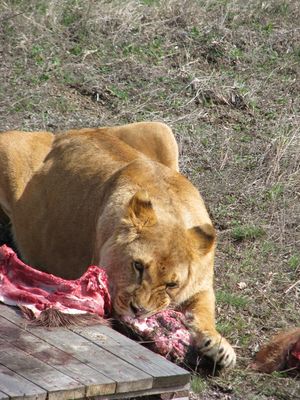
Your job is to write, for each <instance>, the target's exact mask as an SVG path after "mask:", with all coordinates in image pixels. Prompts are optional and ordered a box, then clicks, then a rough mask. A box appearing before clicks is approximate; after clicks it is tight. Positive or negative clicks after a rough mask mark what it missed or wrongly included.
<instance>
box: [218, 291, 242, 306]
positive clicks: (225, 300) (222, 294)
mask: <svg viewBox="0 0 300 400" xmlns="http://www.w3.org/2000/svg"><path fill="white" fill-rule="evenodd" d="M216 301H217V303H220V304H224V305H229V306H233V307H235V308H245V307H246V306H247V305H248V304H249V303H250V299H249V298H248V297H245V296H238V295H236V294H233V293H230V292H227V291H225V290H218V291H217V292H216Z"/></svg>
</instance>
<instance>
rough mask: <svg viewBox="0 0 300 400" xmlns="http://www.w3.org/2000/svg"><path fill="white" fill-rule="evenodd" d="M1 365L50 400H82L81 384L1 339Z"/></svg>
mask: <svg viewBox="0 0 300 400" xmlns="http://www.w3.org/2000/svg"><path fill="white" fill-rule="evenodd" d="M0 363H1V364H2V365H4V366H5V367H6V368H8V369H10V370H12V371H13V372H15V373H16V374H18V375H20V376H22V377H23V378H25V379H27V380H29V381H31V382H33V383H35V384H36V385H37V386H40V387H41V388H43V389H44V390H46V391H47V392H48V400H67V399H80V398H82V397H84V395H85V387H84V385H82V384H81V383H79V382H77V381H75V380H74V379H71V378H70V377H68V376H67V375H64V374H62V373H61V372H59V371H57V370H56V369H54V368H53V367H51V366H50V365H47V364H45V363H43V362H41V361H39V360H37V359H36V358H34V357H33V356H31V355H28V354H26V353H25V352H24V351H22V350H20V349H18V348H17V347H14V346H12V345H11V344H9V343H8V342H6V341H4V340H2V339H0Z"/></svg>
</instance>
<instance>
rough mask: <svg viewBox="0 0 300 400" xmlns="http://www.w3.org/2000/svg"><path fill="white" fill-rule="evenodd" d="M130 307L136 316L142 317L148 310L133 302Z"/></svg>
mask: <svg viewBox="0 0 300 400" xmlns="http://www.w3.org/2000/svg"><path fill="white" fill-rule="evenodd" d="M130 308H131V311H132V312H133V314H134V315H135V316H136V317H140V316H141V315H143V314H147V310H146V309H145V308H143V307H139V306H137V305H135V304H133V303H130Z"/></svg>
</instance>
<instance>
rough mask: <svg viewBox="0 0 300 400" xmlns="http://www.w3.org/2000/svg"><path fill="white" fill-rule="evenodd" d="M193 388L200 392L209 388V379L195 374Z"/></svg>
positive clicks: (195, 391) (194, 390)
mask: <svg viewBox="0 0 300 400" xmlns="http://www.w3.org/2000/svg"><path fill="white" fill-rule="evenodd" d="M191 388H192V391H193V392H194V393H197V394H200V393H202V392H204V390H205V389H206V388H207V381H206V380H205V379H204V378H202V377H201V376H193V377H192V381H191Z"/></svg>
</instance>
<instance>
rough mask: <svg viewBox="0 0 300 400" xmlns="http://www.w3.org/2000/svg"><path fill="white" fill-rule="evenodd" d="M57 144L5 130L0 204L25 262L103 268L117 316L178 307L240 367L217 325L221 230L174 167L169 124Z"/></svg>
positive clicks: (51, 267) (211, 351) (219, 356)
mask: <svg viewBox="0 0 300 400" xmlns="http://www.w3.org/2000/svg"><path fill="white" fill-rule="evenodd" d="M21 136H22V137H23V139H22V140H25V141H26V140H27V143H28V145H26V146H25V147H24V146H20V147H18V143H19V142H18V141H19V140H20V137H21ZM46 137H47V138H48V139H47V140H48V142H47V145H46V147H45V138H46ZM8 138H9V139H8ZM51 141H52V136H51V134H50V136H49V134H48V133H46V132H45V133H38V134H37V133H27V134H25V133H20V132H9V133H4V134H1V135H0V147H1V152H0V204H1V206H2V208H3V210H4V211H5V212H6V213H7V214H8V215H9V217H10V219H11V221H12V225H13V230H14V236H15V239H16V242H17V245H18V247H19V250H20V252H21V254H22V256H23V258H24V259H25V260H26V261H27V262H29V263H30V264H32V265H35V266H37V267H39V268H40V269H43V270H46V271H48V272H51V273H54V274H56V275H59V276H62V277H64V278H68V279H73V278H77V277H78V276H80V275H81V274H82V273H83V272H84V271H85V269H86V267H87V266H88V265H90V264H98V265H101V266H103V267H105V268H106V269H107V272H108V274H109V280H110V282H111V285H112V287H111V292H112V297H113V304H114V309H115V312H116V313H118V314H120V315H126V314H132V313H133V312H134V313H136V314H137V315H141V316H146V315H150V314H153V313H154V312H156V311H158V310H162V309H164V308H166V307H169V306H181V307H182V308H183V309H184V310H186V311H189V312H191V314H192V315H193V317H194V318H193V321H192V326H193V328H194V330H195V332H196V336H195V339H196V342H197V344H198V345H199V347H200V348H201V350H202V351H203V352H204V353H205V354H207V355H208V356H211V357H212V358H213V359H215V360H216V361H217V362H219V363H220V364H221V365H225V366H230V365H234V363H235V353H234V351H233V349H232V347H231V346H230V345H229V343H228V342H227V341H226V340H225V339H224V338H222V337H221V336H220V335H219V334H218V332H217V331H216V329H215V317H214V308H215V307H214V301H215V300H214V291H213V263H214V250H215V231H214V229H213V227H212V223H211V221H210V218H209V216H208V213H207V211H206V208H205V206H204V203H203V200H202V198H201V196H200V195H199V193H198V191H197V190H196V188H195V187H194V186H193V185H192V184H191V183H190V182H189V181H188V180H187V179H186V178H184V177H183V176H182V175H180V174H179V173H178V172H177V171H178V149H177V144H176V141H175V139H174V136H173V134H172V131H171V130H170V128H169V127H167V126H166V125H164V124H161V123H153V122H149V123H136V124H130V125H126V126H121V127H114V128H99V129H81V130H72V131H69V132H66V133H63V134H59V135H57V136H56V137H55V138H54V140H53V143H51ZM47 146H48V147H47ZM30 147H31V149H30ZM12 148H13V150H12ZM16 148H18V151H16V150H15V149H16ZM45 148H46V149H47V150H46V151H45ZM39 149H40V150H39ZM47 152H48V154H47V155H46V157H45V153H47ZM33 153H34V154H33ZM33 159H34V161H33ZM28 166H29V167H28ZM23 167H24V169H23ZM28 168H29V169H30V168H31V176H29V175H30V174H29V173H28ZM134 262H138V263H140V264H134ZM141 264H142V265H143V271H140V270H139V269H138V268H140V267H139V265H141ZM170 284H173V285H176V287H169V286H170Z"/></svg>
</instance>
